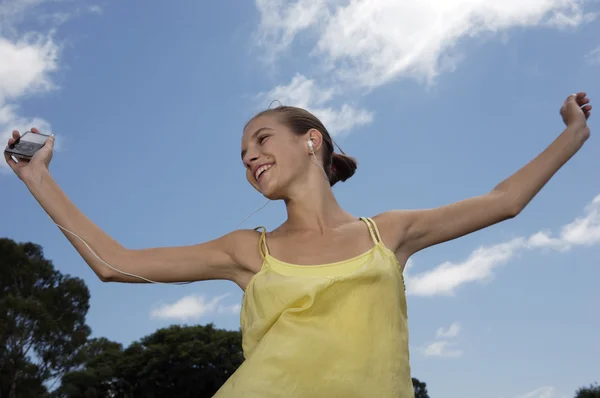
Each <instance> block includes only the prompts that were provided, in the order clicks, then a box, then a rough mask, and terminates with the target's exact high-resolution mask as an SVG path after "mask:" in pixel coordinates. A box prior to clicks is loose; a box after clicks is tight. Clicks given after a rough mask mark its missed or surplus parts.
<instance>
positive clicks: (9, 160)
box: [4, 152, 17, 170]
mask: <svg viewBox="0 0 600 398" xmlns="http://www.w3.org/2000/svg"><path fill="white" fill-rule="evenodd" d="M4 159H5V160H6V163H7V164H8V165H9V166H10V168H11V169H13V170H14V169H15V166H16V165H17V162H15V161H14V160H13V158H12V157H11V156H10V154H8V153H6V152H4Z"/></svg>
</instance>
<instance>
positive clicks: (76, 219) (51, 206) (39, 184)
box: [23, 168, 252, 283]
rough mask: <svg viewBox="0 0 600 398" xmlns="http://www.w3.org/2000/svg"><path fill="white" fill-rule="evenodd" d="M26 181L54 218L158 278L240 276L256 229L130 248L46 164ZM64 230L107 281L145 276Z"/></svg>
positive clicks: (83, 255) (232, 278) (177, 279)
mask: <svg viewBox="0 0 600 398" xmlns="http://www.w3.org/2000/svg"><path fill="white" fill-rule="evenodd" d="M23 181H24V182H25V184H26V186H27V188H29V190H30V191H31V193H32V194H33V196H34V197H35V198H36V199H37V201H38V202H39V203H40V205H41V206H42V207H43V208H44V210H45V211H46V212H47V213H48V215H49V216H50V217H51V218H52V220H53V221H54V222H55V223H57V224H59V225H60V226H62V227H64V228H65V229H67V230H69V231H72V232H75V233H76V234H77V235H79V236H80V237H81V238H83V239H84V240H85V242H87V243H88V244H89V245H90V246H91V248H92V249H93V250H94V252H95V253H96V254H97V255H98V256H99V257H100V258H102V259H103V260H104V261H105V262H107V263H108V264H110V265H112V266H113V267H115V268H117V269H119V270H121V271H123V272H126V273H130V274H135V275H139V276H142V277H144V278H147V279H150V280H152V281H156V282H184V281H200V280H209V279H227V280H233V281H235V279H236V275H237V273H238V269H239V268H240V267H239V265H240V262H241V261H242V260H241V259H240V258H238V257H239V256H237V255H236V253H237V252H239V249H240V248H242V249H243V248H244V245H248V243H247V242H249V240H248V239H247V237H248V234H252V231H237V232H233V233H231V234H228V235H225V236H223V237H221V238H218V239H216V240H213V241H210V242H206V243H202V244H198V245H193V246H182V247H170V248H154V249H142V250H130V249H127V248H125V247H123V246H122V245H121V244H119V243H118V242H117V241H115V240H114V239H112V238H111V237H110V236H109V235H108V234H106V233H105V232H104V231H102V230H101V229H100V228H99V227H98V226H97V225H95V224H94V223H93V222H92V221H91V220H90V219H89V218H88V217H86V216H85V215H84V214H83V213H82V212H81V211H80V210H79V209H78V208H77V207H76V206H75V205H74V204H73V203H72V202H71V200H70V199H69V198H68V197H67V195H65V193H64V192H63V191H62V190H61V189H60V187H59V186H58V184H57V183H56V182H55V181H54V179H53V178H52V176H51V175H50V173H49V172H48V170H47V169H46V168H40V169H38V170H37V171H36V172H35V173H33V172H32V173H29V174H27V177H26V178H24V179H23ZM61 231H62V232H63V233H64V234H65V236H66V237H67V239H68V240H69V241H70V242H71V244H72V245H73V246H74V247H75V249H76V250H77V251H78V252H79V254H80V255H81V257H83V259H84V260H85V261H86V263H87V264H88V265H89V266H90V267H91V268H92V270H93V271H94V272H95V273H96V275H97V276H98V277H99V278H100V279H101V280H102V281H108V282H142V283H143V282H145V281H144V280H142V279H139V278H135V277H131V276H127V275H123V274H121V273H119V272H116V271H114V270H112V269H111V268H109V267H107V266H106V265H105V264H104V263H102V262H101V261H100V260H99V259H98V258H97V257H96V256H94V255H93V254H92V252H91V251H90V250H89V249H88V248H87V247H86V246H85V244H84V243H83V242H82V241H81V240H79V239H78V238H77V237H76V236H73V235H72V234H70V233H68V232H66V231H64V230H62V229H61ZM236 248H237V249H238V250H236Z"/></svg>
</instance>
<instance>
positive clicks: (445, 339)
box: [423, 322, 463, 358]
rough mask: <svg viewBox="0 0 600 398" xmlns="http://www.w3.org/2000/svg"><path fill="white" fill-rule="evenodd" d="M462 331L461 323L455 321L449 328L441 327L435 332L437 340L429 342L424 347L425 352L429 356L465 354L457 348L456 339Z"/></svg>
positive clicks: (442, 356) (458, 355)
mask: <svg viewBox="0 0 600 398" xmlns="http://www.w3.org/2000/svg"><path fill="white" fill-rule="evenodd" d="M459 333H460V323H458V322H454V323H452V325H450V326H448V327H447V328H443V327H442V328H439V329H438V330H437V332H436V334H435V337H436V340H435V341H433V342H432V343H429V344H428V345H427V346H426V347H425V348H424V349H423V354H424V355H425V356H428V357H439V358H458V357H461V356H462V355H463V351H462V350H461V349H459V348H457V346H458V343H457V342H456V341H455V339H456V337H458V334H459Z"/></svg>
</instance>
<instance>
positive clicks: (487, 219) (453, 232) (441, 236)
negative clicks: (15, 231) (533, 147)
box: [379, 93, 591, 258]
mask: <svg viewBox="0 0 600 398" xmlns="http://www.w3.org/2000/svg"><path fill="white" fill-rule="evenodd" d="M588 102H589V100H588V99H587V98H586V96H585V93H580V94H578V95H577V96H576V97H575V96H570V97H569V98H568V99H567V101H566V102H565V104H564V105H563V108H561V113H562V114H563V118H564V120H565V123H566V124H567V128H566V129H565V130H564V131H563V133H562V134H561V135H560V136H559V137H558V138H557V139H556V140H554V142H553V143H552V144H551V145H550V146H549V147H548V148H547V149H546V150H545V151H543V152H542V153H541V154H539V155H538V156H537V157H536V158H535V159H533V160H532V161H531V162H529V163H528V164H527V165H525V166H524V167H523V168H521V169H520V170H518V171H517V172H516V173H515V174H513V175H512V176H510V177H509V178H507V179H506V180H504V181H502V182H501V183H500V184H498V185H497V186H496V187H495V188H494V189H493V190H492V191H491V192H489V193H487V194H485V195H482V196H478V197H474V198H470V199H466V200H463V201H460V202H456V203H453V204H450V205H447V206H442V207H439V208H435V209H427V210H416V211H401V210H399V211H391V212H387V213H383V214H381V215H380V216H379V218H380V219H381V222H380V224H382V226H381V227H382V230H383V231H384V233H385V234H387V236H388V237H390V239H389V240H390V242H391V243H392V245H393V246H394V250H395V251H396V253H397V254H399V255H401V256H402V257H403V258H407V257H409V256H410V255H412V254H414V253H416V252H418V251H419V250H422V249H424V248H427V247H429V246H433V245H436V244H438V243H441V242H445V241H448V240H451V239H455V238H458V237H461V236H464V235H466V234H469V233H471V232H474V231H477V230H480V229H482V228H485V227H488V226H490V225H493V224H496V223H498V222H500V221H503V220H506V219H509V218H512V217H515V216H516V215H518V214H519V213H520V212H521V211H522V210H523V209H524V208H525V206H527V204H528V203H529V202H530V201H531V200H532V199H533V198H534V196H535V195H536V194H537V193H538V192H539V191H540V190H541V189H542V188H543V187H544V185H545V184H546V183H547V182H548V181H549V180H550V178H551V177H552V176H553V175H554V174H555V173H556V172H557V171H558V170H559V169H560V168H561V167H562V166H563V165H564V164H565V163H566V162H567V161H568V160H569V159H570V158H571V157H572V156H573V155H574V154H575V153H577V151H578V150H579V149H580V148H581V147H582V145H583V144H584V142H585V141H586V140H587V139H588V138H589V135H590V130H589V128H588V126H587V122H586V120H587V118H588V117H589V112H590V110H591V106H590V105H586V104H587V103H588Z"/></svg>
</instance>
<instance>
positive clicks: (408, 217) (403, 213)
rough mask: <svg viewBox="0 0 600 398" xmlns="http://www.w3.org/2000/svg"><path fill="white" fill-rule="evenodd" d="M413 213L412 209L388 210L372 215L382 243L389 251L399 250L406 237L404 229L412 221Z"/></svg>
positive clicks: (406, 228)
mask: <svg viewBox="0 0 600 398" xmlns="http://www.w3.org/2000/svg"><path fill="white" fill-rule="evenodd" d="M413 215H414V211H412V210H389V211H386V212H383V213H379V214H377V215H376V216H374V217H373V221H375V223H376V224H377V228H378V229H379V233H380V234H381V239H382V240H383V243H384V244H385V245H386V246H387V247H388V248H389V249H390V250H391V251H393V252H398V251H399V249H400V247H401V245H402V242H403V241H404V239H405V238H406V231H407V230H408V228H409V226H410V224H411V222H412V219H413Z"/></svg>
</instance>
